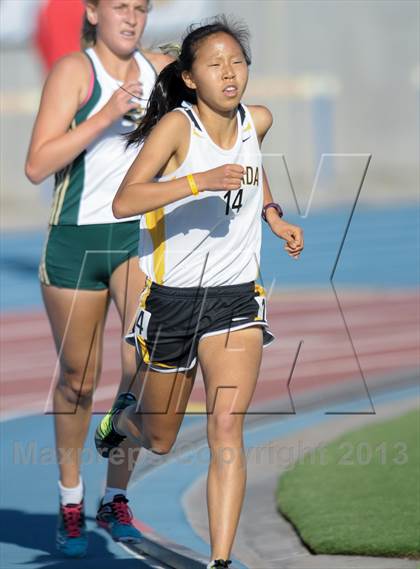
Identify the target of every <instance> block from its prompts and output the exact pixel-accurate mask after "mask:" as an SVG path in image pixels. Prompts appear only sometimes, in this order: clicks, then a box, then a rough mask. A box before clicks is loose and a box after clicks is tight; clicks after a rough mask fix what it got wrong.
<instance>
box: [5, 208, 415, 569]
mask: <svg viewBox="0 0 420 569" xmlns="http://www.w3.org/2000/svg"><path fill="white" fill-rule="evenodd" d="M286 217H287V219H288V220H289V221H290V222H292V223H297V224H299V225H301V226H302V227H303V228H304V231H305V244H306V247H305V251H304V253H303V255H302V257H301V259H300V260H299V261H298V262H296V261H293V260H292V259H290V258H289V257H288V256H287V255H285V253H284V252H283V251H282V247H283V243H282V242H281V241H280V240H278V239H277V238H275V237H274V236H273V235H272V234H271V233H270V231H269V230H268V229H267V227H266V226H264V237H263V239H264V241H263V250H262V277H263V281H264V285H265V286H266V287H267V288H269V287H270V286H271V284H272V283H273V281H274V282H275V284H276V285H277V286H285V287H292V286H298V287H299V288H300V287H313V288H317V287H325V286H327V287H328V286H329V282H328V280H329V277H330V274H331V270H332V268H333V266H334V262H335V259H336V256H337V253H338V249H339V247H340V243H341V240H342V238H343V234H344V230H345V227H346V224H347V221H348V217H349V209H336V210H329V211H319V212H314V213H311V214H310V216H309V217H308V218H307V219H301V218H299V217H298V216H294V215H286ZM418 226H419V218H418V213H417V210H416V206H415V204H413V206H412V207H409V206H407V207H403V208H399V209H395V208H381V209H378V208H375V209H370V208H366V207H365V208H359V207H358V208H357V209H356V211H355V214H354V218H353V220H352V223H351V226H350V229H349V232H348V236H347V239H346V242H345V244H344V247H343V250H342V253H341V259H340V262H339V264H338V266H337V270H336V274H335V277H334V282H335V284H336V285H338V288H339V287H341V286H343V287H346V288H347V287H356V288H357V287H359V286H360V287H364V286H366V287H376V288H382V287H383V288H392V287H408V288H412V287H413V286H416V285H417V284H418V280H419V274H418V263H417V262H416V259H418V246H419V239H418ZM43 241H44V234H42V233H41V232H35V233H14V234H12V233H9V234H3V235H2V240H1V263H2V275H1V283H0V285H1V288H0V293H1V303H0V309H1V310H2V311H6V310H7V311H15V310H21V311H25V310H28V309H35V310H42V304H41V297H40V291H39V284H38V279H37V265H38V261H39V258H40V255H41V251H42V246H43ZM297 283H298V284H297ZM408 395H410V394H409V393H408V392H407V391H404V392H401V393H400V394H399V395H398V396H400V397H405V396H408ZM396 396H397V394H395V393H394V394H391V395H390V396H384V397H385V398H386V397H396ZM411 396H418V390H417V392H416V393H414V392H412V393H411ZM379 399H380V398H378V399H377V400H375V404H376V403H380V400H379ZM384 401H385V399H384ZM358 403H359V404H360V402H358ZM364 403H365V402H362V404H364ZM190 420H193V418H190V417H186V419H185V427H188V425H190V424H191V423H190V422H189V421H190ZM194 420H198V419H196V418H195V419H194ZM325 420H328V418H327V417H326V416H325V415H323V414H322V413H312V414H306V415H303V414H299V415H298V416H295V417H290V418H288V419H287V420H282V421H279V422H278V423H276V424H275V425H273V424H270V425H269V426H267V427H264V428H260V429H256V430H255V431H252V432H249V433H247V434H246V444H247V446H248V447H249V446H257V445H259V444H263V443H264V442H266V441H267V440H272V439H273V438H275V437H276V436H278V437H280V436H283V435H285V434H287V433H288V432H291V431H292V430H297V429H300V428H303V427H307V426H309V425H315V424H317V423H319V422H320V421H325ZM93 426H96V421H95V420H94V421H93ZM0 429H1V440H2V447H1V491H0V492H1V507H2V511H1V528H2V530H1V536H2V537H1V538H2V541H3V543H2V544H1V553H0V566H1V568H2V569H21V568H22V569H23V568H28V567H29V568H31V569H38V568H41V567H47V568H51V569H70V568H75V567H83V569H93V568H95V569H97V568H108V567H113V568H114V567H115V568H118V567H124V569H125V568H127V569H130V568H131V567H133V568H134V567H136V568H141V567H144V564H143V563H142V562H141V561H139V560H137V559H133V558H130V557H129V555H128V554H127V553H126V552H125V551H124V550H122V549H121V548H120V547H119V546H117V545H116V544H114V543H113V542H112V541H111V540H110V539H109V538H108V536H107V535H106V534H105V533H104V532H102V531H100V530H97V529H95V526H94V523H93V518H94V515H95V511H96V502H97V500H98V498H99V495H100V490H101V487H102V484H103V480H104V477H105V462H104V461H103V460H102V459H100V458H99V457H98V458H97V455H96V453H95V452H94V449H93V447H92V443H91V441H92V429H91V434H90V436H89V439H88V445H87V447H88V450H87V451H86V452H87V456H88V458H89V457H91V459H92V464H89V465H85V466H84V468H83V476H84V481H85V484H86V488H87V495H86V505H87V514H88V518H89V521H88V523H89V529H90V530H91V531H90V548H89V557H88V558H87V559H84V560H83V561H81V562H78V561H74V560H70V561H67V560H63V559H59V558H58V557H56V556H55V548H54V534H55V524H56V515H57V510H58V493H57V466H56V464H54V463H53V461H51V450H45V449H53V447H54V437H53V426H52V417H49V416H37V417H25V418H22V419H16V420H12V421H8V422H5V423H2V424H0ZM180 440H182V432H181V435H180ZM30 444H33V445H34V463H33V464H32V462H31V459H32V456H29V459H30V462H29V464H23V463H22V460H23V459H24V456H22V452H23V453H25V452H26V453H27V452H28V448H29V447H28V446H27V445H30ZM43 449H44V450H43ZM42 459H43V460H44V463H43V460H42ZM183 462H184V463H185V464H183ZM207 464H208V451H207V450H206V449H204V450H203V451H201V459H200V460H197V457H194V456H193V455H192V456H186V457H185V458H184V460H183V461H181V462H170V461H167V462H166V463H165V465H164V466H162V467H161V468H159V470H158V471H156V472H154V473H153V474H150V475H148V476H147V477H146V478H144V479H142V480H140V481H139V482H138V483H137V484H136V486H135V487H134V489H133V490H132V491H131V493H130V497H131V499H132V506H133V510H134V512H135V514H136V516H137V517H138V518H139V519H141V520H142V521H144V522H145V523H146V524H148V525H150V526H152V527H153V528H154V529H155V530H156V531H157V532H159V533H162V534H163V535H167V536H168V537H170V538H171V539H172V540H174V541H178V542H180V543H183V544H185V545H187V546H189V547H192V548H195V549H197V550H199V551H200V552H202V553H204V554H208V550H209V548H208V545H207V544H206V543H204V542H203V541H202V540H201V539H200V538H199V537H198V536H197V535H196V534H195V533H194V532H193V531H192V529H191V528H190V526H189V525H188V523H187V521H186V518H185V516H184V513H183V510H182V508H181V504H180V498H181V496H182V493H183V492H184V491H185V490H186V489H187V488H188V487H189V485H190V484H191V483H193V482H194V481H195V480H196V479H197V477H199V476H201V475H203V474H204V473H205V471H206V470H207ZM168 498H171V499H168Z"/></svg>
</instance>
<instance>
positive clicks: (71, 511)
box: [62, 504, 83, 537]
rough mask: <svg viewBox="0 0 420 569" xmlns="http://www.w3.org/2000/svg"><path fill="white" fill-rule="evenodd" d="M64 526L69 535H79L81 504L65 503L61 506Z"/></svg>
mask: <svg viewBox="0 0 420 569" xmlns="http://www.w3.org/2000/svg"><path fill="white" fill-rule="evenodd" d="M62 512H63V520H64V527H65V529H66V532H67V534H68V536H69V537H80V528H81V527H82V525H83V505H82V504H66V505H65V506H62Z"/></svg>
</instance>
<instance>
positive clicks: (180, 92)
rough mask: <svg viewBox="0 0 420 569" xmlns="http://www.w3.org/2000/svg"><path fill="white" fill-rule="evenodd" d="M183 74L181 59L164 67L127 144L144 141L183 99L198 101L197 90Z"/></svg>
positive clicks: (192, 101)
mask: <svg viewBox="0 0 420 569" xmlns="http://www.w3.org/2000/svg"><path fill="white" fill-rule="evenodd" d="M181 74H182V66H181V62H180V60H179V59H176V60H175V61H173V62H172V63H170V64H169V65H167V66H166V67H165V68H164V69H162V71H161V72H160V74H159V76H158V78H157V80H156V83H155V86H154V87H153V90H152V93H151V95H150V99H149V101H148V103H147V110H146V114H145V115H144V117H143V118H142V119H141V122H140V124H139V126H138V127H137V128H136V130H134V131H132V132H130V133H129V134H128V135H127V146H130V145H131V144H139V143H140V142H142V140H144V139H145V138H146V136H147V135H148V134H149V132H150V131H151V130H152V128H153V127H154V126H155V125H156V124H157V123H158V122H159V121H160V119H161V118H162V117H163V116H164V115H166V113H169V111H172V110H173V109H176V107H179V106H180V105H181V103H182V101H188V102H189V103H193V104H194V103H196V102H197V97H196V95H195V91H194V90H193V89H189V88H188V87H187V86H186V84H185V83H184V80H183V79H182V75H181Z"/></svg>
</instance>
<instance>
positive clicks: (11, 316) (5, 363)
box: [0, 290, 420, 418]
mask: <svg viewBox="0 0 420 569" xmlns="http://www.w3.org/2000/svg"><path fill="white" fill-rule="evenodd" d="M339 299H340V306H341V309H342V312H343V314H344V317H345V321H346V324H347V328H348V330H349V331H350V334H351V341H350V339H349V336H348V334H347V331H346V327H345V324H344V321H343V317H342V314H341V312H340V310H339V307H338V306H337V303H336V300H335V297H334V295H333V293H332V291H331V292H326V291H321V292H310V293H308V292H306V291H299V292H294V293H290V292H285V293H281V294H276V295H275V296H273V297H272V298H271V299H270V302H269V321H270V326H271V329H272V331H273V333H274V334H275V335H276V337H277V341H276V342H275V343H274V344H273V345H272V346H271V347H269V348H267V350H265V351H264V357H263V363H262V368H261V374H260V379H259V382H258V386H257V389H256V392H255V395H254V399H253V407H254V408H255V409H257V408H258V405H259V404H260V403H262V402H264V401H267V400H273V399H276V398H279V397H284V396H286V395H287V382H288V379H289V377H290V376H291V373H292V369H293V362H294V360H295V358H296V355H297V351H298V348H299V345H300V343H301V342H303V343H302V344H301V347H300V350H299V353H298V357H297V359H296V364H295V367H294V369H293V376H292V381H291V384H290V385H291V390H292V393H293V392H298V391H301V390H308V389H317V388H320V387H325V386H326V385H334V384H337V383H338V382H343V381H352V382H360V387H361V393H363V389H364V384H363V380H362V376H361V373H360V371H359V365H360V367H361V369H362V373H363V376H364V378H365V380H366V381H367V383H369V377H373V376H376V375H380V374H387V373H389V372H391V371H397V370H404V369H413V368H418V366H419V329H420V327H419V324H420V322H419V300H420V297H419V294H417V293H415V292H412V291H411V290H410V291H395V292H390V291H387V292H373V293H372V292H362V291H354V290H352V291H346V292H343V293H340V294H339ZM0 332H1V338H0V348H1V353H2V363H1V395H2V397H1V404H0V410H1V412H2V415H3V417H4V418H8V417H13V416H20V415H25V414H30V413H43V412H44V411H45V410H48V409H51V404H50V391H51V388H52V386H53V385H54V381H55V373H56V369H55V368H56V355H55V350H54V345H53V341H52V338H51V334H50V328H49V324H48V321H47V318H46V316H45V314H44V312H43V311H36V312H31V313H6V314H4V315H2V323H1V327H0ZM120 334H121V332H120V324H119V321H118V316H117V314H116V312H115V310H113V309H111V311H110V315H109V318H108V323H107V328H106V333H105V341H104V365H103V370H104V371H103V373H102V378H101V384H100V386H99V388H98V390H97V392H96V396H95V411H96V412H104V411H105V410H106V409H107V408H108V407H109V405H110V403H111V401H112V399H113V395H114V393H115V390H116V388H117V384H118V381H119V375H120V344H119V340H120ZM352 343H353V346H354V349H355V351H356V353H357V358H356V357H355V355H354V351H353V347H352ZM190 401H191V403H192V404H194V403H195V404H199V403H203V402H204V388H203V383H202V380H201V376H200V377H199V378H198V379H197V381H196V385H195V387H194V390H193V393H192V396H191V400H190Z"/></svg>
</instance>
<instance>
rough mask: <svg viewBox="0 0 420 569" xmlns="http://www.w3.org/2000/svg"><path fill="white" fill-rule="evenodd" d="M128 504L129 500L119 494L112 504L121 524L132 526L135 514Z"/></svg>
mask: <svg viewBox="0 0 420 569" xmlns="http://www.w3.org/2000/svg"><path fill="white" fill-rule="evenodd" d="M127 504H128V500H127V498H126V497H125V496H123V495H122V494H117V495H116V496H114V499H113V501H112V502H111V508H112V511H113V513H114V515H115V517H116V518H117V520H118V522H119V523H120V524H126V525H130V524H131V520H132V519H133V514H132V512H131V510H130V507H129V506H127Z"/></svg>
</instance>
